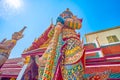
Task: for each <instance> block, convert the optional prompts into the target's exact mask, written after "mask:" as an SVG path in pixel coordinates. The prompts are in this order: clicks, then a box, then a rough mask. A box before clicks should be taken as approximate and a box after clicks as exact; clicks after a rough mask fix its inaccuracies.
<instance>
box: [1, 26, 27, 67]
mask: <svg viewBox="0 0 120 80" xmlns="http://www.w3.org/2000/svg"><path fill="white" fill-rule="evenodd" d="M25 28H26V27H24V28H23V29H22V30H20V31H19V32H15V33H14V34H13V35H12V39H11V40H6V39H3V41H1V42H0V68H1V67H2V65H3V64H4V63H5V62H6V60H7V59H8V57H9V55H10V52H11V50H12V49H13V48H14V46H15V45H16V42H17V41H18V40H19V39H21V38H22V37H23V34H22V33H23V31H24V30H25Z"/></svg>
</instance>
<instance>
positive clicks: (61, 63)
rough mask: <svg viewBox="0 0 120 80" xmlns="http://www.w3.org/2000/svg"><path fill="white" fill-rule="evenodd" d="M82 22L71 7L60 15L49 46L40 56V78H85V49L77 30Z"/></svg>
mask: <svg viewBox="0 0 120 80" xmlns="http://www.w3.org/2000/svg"><path fill="white" fill-rule="evenodd" d="M81 23H82V20H81V19H78V18H77V17H76V16H74V15H73V14H72V12H71V11H70V10H69V9H67V10H66V11H64V12H63V13H62V14H60V15H59V17H58V18H57V20H56V25H53V26H55V27H54V33H53V37H52V39H51V40H50V42H49V46H48V47H47V50H46V51H45V52H44V54H43V55H42V57H40V58H39V71H38V72H39V80H83V75H84V49H83V46H82V45H83V44H82V41H81V40H80V35H79V34H78V33H76V31H75V30H76V29H80V28H81Z"/></svg>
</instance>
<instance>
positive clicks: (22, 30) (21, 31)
mask: <svg viewBox="0 0 120 80" xmlns="http://www.w3.org/2000/svg"><path fill="white" fill-rule="evenodd" d="M26 28H27V27H26V26H24V28H23V29H21V30H20V31H19V33H23V32H24V30H25V29H26Z"/></svg>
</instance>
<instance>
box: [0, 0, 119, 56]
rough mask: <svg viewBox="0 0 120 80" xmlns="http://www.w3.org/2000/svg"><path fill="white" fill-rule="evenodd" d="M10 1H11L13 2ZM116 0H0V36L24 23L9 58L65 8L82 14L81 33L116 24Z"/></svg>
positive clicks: (7, 33)
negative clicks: (19, 37)
mask: <svg viewBox="0 0 120 80" xmlns="http://www.w3.org/2000/svg"><path fill="white" fill-rule="evenodd" d="M13 1H14V2H13ZM119 3H120V0H0V40H2V39H3V38H7V39H11V35H12V33H13V32H16V31H19V30H20V29H21V28H23V26H24V25H26V26H27V29H26V30H25V32H24V38H23V39H21V40H19V41H18V43H17V45H16V46H15V47H14V49H13V50H12V52H11V54H10V58H14V57H20V56H21V54H22V52H23V50H24V49H25V48H28V47H29V46H30V45H31V44H32V42H33V41H34V39H35V38H38V37H39V36H40V35H41V34H42V33H43V32H44V30H45V29H46V28H47V27H48V26H49V25H50V23H51V18H53V21H54V24H55V22H56V18H57V17H58V15H59V14H60V13H62V12H63V11H64V10H65V9H66V8H69V9H70V10H71V11H72V12H73V14H74V15H77V17H79V18H83V23H82V28H81V29H80V30H78V32H80V33H81V35H82V36H84V34H86V33H90V32H95V31H99V30H103V29H107V28H111V27H115V26H119V25H120V6H119Z"/></svg>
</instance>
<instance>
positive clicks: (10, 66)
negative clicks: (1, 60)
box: [0, 58, 23, 78]
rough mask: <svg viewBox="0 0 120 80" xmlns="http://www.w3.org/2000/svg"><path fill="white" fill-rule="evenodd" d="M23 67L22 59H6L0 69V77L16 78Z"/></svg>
mask: <svg viewBox="0 0 120 80" xmlns="http://www.w3.org/2000/svg"><path fill="white" fill-rule="evenodd" d="M22 67H23V58H13V59H8V60H7V61H6V63H5V64H4V65H3V66H2V68H1V69H0V71H1V73H0V77H15V78H16V77H17V76H18V74H19V72H20V71H21V69H22Z"/></svg>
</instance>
